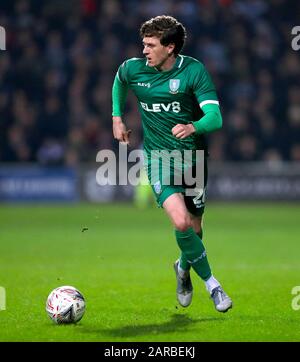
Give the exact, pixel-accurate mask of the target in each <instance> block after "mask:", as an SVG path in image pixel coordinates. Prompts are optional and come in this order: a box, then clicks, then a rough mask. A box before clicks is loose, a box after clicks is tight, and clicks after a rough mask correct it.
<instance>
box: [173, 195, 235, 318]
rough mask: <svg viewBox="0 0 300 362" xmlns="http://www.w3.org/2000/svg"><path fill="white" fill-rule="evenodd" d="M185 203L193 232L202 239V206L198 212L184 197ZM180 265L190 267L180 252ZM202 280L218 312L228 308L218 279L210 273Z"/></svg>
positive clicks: (227, 301)
mask: <svg viewBox="0 0 300 362" xmlns="http://www.w3.org/2000/svg"><path fill="white" fill-rule="evenodd" d="M185 204H186V206H187V208H188V209H189V212H190V218H191V224H192V227H193V229H194V231H195V233H196V234H197V235H198V236H199V237H200V239H201V241H202V239H203V211H204V208H203V209H202V210H201V211H200V212H199V210H197V209H195V208H194V207H190V204H189V202H187V200H186V198H185ZM180 265H181V266H182V269H184V270H185V271H186V272H187V271H188V270H189V268H190V263H189V261H188V258H187V257H186V255H185V254H184V253H181V258H180ZM204 282H205V286H206V289H207V291H208V292H209V294H210V296H211V298H212V300H213V302H214V305H215V308H216V309H217V310H218V311H219V312H226V311H227V310H229V309H230V308H231V307H232V301H231V299H230V298H229V297H228V296H227V294H226V293H225V292H224V290H223V289H222V287H221V285H220V283H219V281H218V280H217V279H216V278H215V277H214V275H213V274H211V275H210V277H209V278H208V279H206V280H204Z"/></svg>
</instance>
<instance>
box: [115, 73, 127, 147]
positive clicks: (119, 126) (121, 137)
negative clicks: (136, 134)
mask: <svg viewBox="0 0 300 362" xmlns="http://www.w3.org/2000/svg"><path fill="white" fill-rule="evenodd" d="M120 69H121V67H120V68H119V70H118V72H117V74H116V76H115V79H114V83H113V87H112V108H113V111H112V120H113V135H114V138H115V139H116V140H118V141H119V142H122V143H127V144H128V143H129V134H130V133H131V130H128V131H127V129H126V126H125V124H124V123H123V121H122V115H123V112H124V108H125V102H126V98H127V93H128V85H127V83H126V82H124V81H122V80H121V79H120Z"/></svg>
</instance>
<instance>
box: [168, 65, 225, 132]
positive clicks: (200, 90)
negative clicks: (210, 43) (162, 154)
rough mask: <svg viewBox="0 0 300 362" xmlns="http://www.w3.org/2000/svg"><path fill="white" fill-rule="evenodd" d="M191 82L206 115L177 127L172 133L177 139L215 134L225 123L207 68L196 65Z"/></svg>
mask: <svg viewBox="0 0 300 362" xmlns="http://www.w3.org/2000/svg"><path fill="white" fill-rule="evenodd" d="M190 82H191V88H192V90H193V93H194V95H195V97H196V98H197V100H198V102H199V106H200V108H201V109H202V111H203V114H204V115H203V117H201V118H200V119H199V120H197V121H195V122H193V123H191V124H188V125H183V124H178V125H176V126H175V127H174V128H173V129H172V132H173V135H174V136H176V137H177V138H186V137H188V136H190V135H191V134H193V133H196V134H203V133H209V132H213V131H216V130H217V129H219V128H221V127H222V123H223V121H222V115H221V112H220V108H219V102H218V98H217V94H216V91H215V86H214V84H213V82H212V79H211V77H210V75H209V74H208V72H207V70H206V68H205V67H204V66H203V65H202V64H201V63H200V62H199V63H194V68H193V71H192V77H191V80H190Z"/></svg>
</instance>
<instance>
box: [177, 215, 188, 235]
mask: <svg viewBox="0 0 300 362" xmlns="http://www.w3.org/2000/svg"><path fill="white" fill-rule="evenodd" d="M174 224H175V228H176V230H178V231H181V232H184V231H187V230H188V229H189V228H190V227H191V226H192V223H191V219H190V218H189V217H188V216H181V217H178V218H176V219H175V220H174Z"/></svg>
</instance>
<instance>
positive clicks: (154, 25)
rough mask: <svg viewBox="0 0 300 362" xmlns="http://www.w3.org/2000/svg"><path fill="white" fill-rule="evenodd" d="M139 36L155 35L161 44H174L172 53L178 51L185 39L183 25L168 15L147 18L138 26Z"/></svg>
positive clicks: (177, 52)
mask: <svg viewBox="0 0 300 362" xmlns="http://www.w3.org/2000/svg"><path fill="white" fill-rule="evenodd" d="M140 36H141V37H142V38H144V37H152V36H156V37H157V38H159V39H160V43H161V45H164V46H167V45H169V44H171V43H174V44H175V48H174V54H175V55H177V54H179V53H180V51H181V49H182V48H183V45H184V42H185V39H186V30H185V27H184V26H183V25H182V24H181V23H180V22H179V21H178V20H176V19H175V18H173V17H172V16H169V15H160V16H156V17H155V18H152V19H150V20H147V21H146V22H144V23H143V24H142V26H141V28H140Z"/></svg>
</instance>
